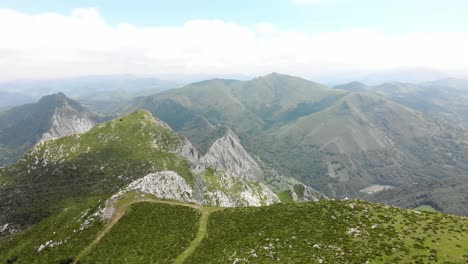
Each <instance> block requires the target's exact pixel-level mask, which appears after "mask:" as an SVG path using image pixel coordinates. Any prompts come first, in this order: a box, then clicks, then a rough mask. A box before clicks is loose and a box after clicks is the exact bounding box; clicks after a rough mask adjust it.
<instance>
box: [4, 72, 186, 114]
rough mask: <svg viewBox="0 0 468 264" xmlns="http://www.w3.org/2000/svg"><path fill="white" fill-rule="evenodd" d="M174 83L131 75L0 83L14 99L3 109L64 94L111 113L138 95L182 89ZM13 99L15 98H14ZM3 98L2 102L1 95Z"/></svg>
mask: <svg viewBox="0 0 468 264" xmlns="http://www.w3.org/2000/svg"><path fill="white" fill-rule="evenodd" d="M179 86H180V84H179V83H177V82H173V81H164V80H160V79H158V78H152V77H139V76H132V75H108V76H83V77H76V78H65V79H54V80H31V81H10V82H4V83H0V94H5V95H8V97H9V98H11V99H14V100H8V101H6V100H1V99H0V107H5V106H17V105H21V104H24V103H29V102H34V101H36V100H38V99H39V98H41V97H42V96H45V95H48V94H54V93H60V92H61V93H65V94H67V95H68V96H69V97H70V98H73V99H75V100H78V101H80V102H81V103H83V104H84V105H85V106H87V107H89V108H90V109H91V110H93V111H97V112H103V113H108V112H111V111H114V110H116V107H121V105H120V104H121V103H123V102H127V101H128V100H130V99H133V98H135V97H137V96H144V95H151V94H155V93H158V92H160V91H163V90H166V89H170V88H176V87H179ZM13 96H14V97H13ZM0 98H2V99H3V97H2V96H0Z"/></svg>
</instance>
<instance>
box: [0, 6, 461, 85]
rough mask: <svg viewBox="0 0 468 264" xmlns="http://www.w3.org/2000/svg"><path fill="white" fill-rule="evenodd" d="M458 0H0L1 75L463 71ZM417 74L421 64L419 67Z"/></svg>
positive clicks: (322, 75)
mask: <svg viewBox="0 0 468 264" xmlns="http://www.w3.org/2000/svg"><path fill="white" fill-rule="evenodd" d="M466 14H468V1H466V0H391V1H390V0H388V1H387V0H385V1H383V0H268V1H267V0H250V1H248V0H232V1H220V0H218V1H215V0H198V1H191V0H185V1H182V0H171V1H150V0H147V1H141V0H132V1H122V0H117V1H116V0H112V1H111V0H101V1H98V0H95V1H92V0H74V1H63V0H42V1H40V0H37V1H31V0H0V36H1V37H2V41H1V42H0V57H1V58H2V60H0V81H5V80H12V79H38V78H41V79H43V78H61V77H74V76H80V75H90V74H92V75H99V74H135V75H151V76H158V77H161V78H179V77H180V76H187V75H209V76H213V75H220V76H221V75H246V76H256V75H263V74H267V73H270V72H280V73H286V74H292V75H299V76H303V77H307V78H310V79H315V80H325V79H330V78H335V79H336V76H341V77H343V76H345V77H343V79H346V80H352V79H355V78H356V76H362V75H366V74H372V73H379V74H380V73H382V72H386V71H400V72H401V71H408V70H414V69H417V70H419V69H423V70H425V71H426V72H430V73H431V74H432V73H437V74H436V75H437V76H456V77H459V76H462V77H468V49H467V48H466V47H468V15H466ZM418 74H420V73H418Z"/></svg>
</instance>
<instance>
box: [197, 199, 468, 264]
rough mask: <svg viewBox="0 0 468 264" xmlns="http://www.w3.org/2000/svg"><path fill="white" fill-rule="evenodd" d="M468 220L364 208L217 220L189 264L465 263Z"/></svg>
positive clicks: (328, 206) (339, 206)
mask: <svg viewBox="0 0 468 264" xmlns="http://www.w3.org/2000/svg"><path fill="white" fill-rule="evenodd" d="M467 226H468V219H466V218H461V217H455V216H449V215H442V214H434V213H424V212H414V211H409V210H404V209H398V208H393V207H385V206H383V205H376V204H371V203H366V202H360V201H346V202H340V201H326V202H317V203H305V204H288V205H286V204H279V205H274V206H269V207H260V208H232V209H225V210H223V211H219V212H215V213H213V214H212V215H211V217H210V221H209V225H208V233H209V235H208V237H207V238H206V239H205V240H204V241H203V242H202V244H201V246H200V247H199V248H198V249H197V250H196V251H195V253H194V254H193V255H192V257H191V258H190V259H189V260H188V263H208V262H209V263H232V262H234V261H235V260H236V259H237V260H238V263H247V262H248V261H250V262H255V263H271V262H278V263H312V262H317V263H318V261H320V259H322V261H323V263H365V262H366V261H367V260H371V262H372V263H398V262H413V263H427V262H429V261H430V260H438V261H447V262H446V263H463V262H464V261H466V260H467V256H468V229H467Z"/></svg>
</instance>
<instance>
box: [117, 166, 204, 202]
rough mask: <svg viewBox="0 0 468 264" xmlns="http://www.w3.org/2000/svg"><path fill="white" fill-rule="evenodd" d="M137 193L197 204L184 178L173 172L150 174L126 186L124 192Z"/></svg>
mask: <svg viewBox="0 0 468 264" xmlns="http://www.w3.org/2000/svg"><path fill="white" fill-rule="evenodd" d="M128 191H137V192H141V193H149V194H153V195H154V196H156V197H159V198H162V199H173V200H177V201H181V202H190V203H195V202H197V201H196V200H195V199H194V198H193V197H194V195H193V190H192V188H191V187H190V186H189V185H188V184H187V183H186V181H185V180H184V178H182V177H181V176H179V174H177V173H176V172H174V171H161V172H157V173H151V174H148V175H146V176H145V177H143V178H141V179H138V180H136V181H134V182H132V183H130V184H129V185H128V187H127V188H125V190H124V192H128Z"/></svg>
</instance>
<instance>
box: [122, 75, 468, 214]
mask: <svg viewBox="0 0 468 264" xmlns="http://www.w3.org/2000/svg"><path fill="white" fill-rule="evenodd" d="M336 88H339V89H336ZM347 90H350V91H358V92H350V91H347ZM363 91H365V92H363ZM426 92H427V91H424V90H421V87H420V86H418V85H412V84H402V83H386V84H383V85H380V86H375V87H372V86H366V85H364V84H361V83H356V82H355V83H351V84H347V85H344V86H339V87H335V89H333V88H329V87H326V86H323V85H320V84H317V83H314V82H310V81H307V80H304V79H301V78H297V77H292V76H287V75H281V74H276V73H273V74H270V75H267V76H264V77H259V78H255V79H253V80H250V81H236V80H220V79H214V80H209V81H204V82H198V83H194V84H190V85H188V86H186V87H183V88H181V89H174V90H169V91H166V92H163V93H160V94H158V95H155V96H150V97H142V98H139V99H137V100H135V101H134V102H133V104H132V105H130V106H127V108H126V109H124V110H123V112H126V111H131V110H132V109H136V108H144V109H147V110H149V111H151V112H152V113H153V114H154V115H158V116H160V117H161V119H162V120H164V121H166V122H168V123H170V124H171V126H172V127H174V128H175V129H176V131H179V132H181V133H186V134H185V135H186V136H187V137H188V138H189V139H190V140H191V141H193V142H196V141H200V142H212V138H213V137H211V136H209V135H210V133H214V134H216V133H217V132H216V131H219V129H218V128H222V127H225V126H227V127H231V128H232V129H233V130H234V131H235V132H236V133H237V134H238V135H239V138H240V140H241V142H242V145H243V146H245V148H246V149H247V151H249V152H250V153H253V154H254V157H255V158H256V160H257V162H258V163H259V164H260V166H261V167H262V169H263V171H264V172H265V173H264V176H263V180H264V181H265V182H266V183H268V184H269V186H270V187H272V188H273V189H275V190H276V191H281V190H284V189H285V188H287V186H290V185H294V184H295V183H304V184H307V185H309V186H312V187H314V188H315V189H317V190H318V191H321V192H323V193H325V194H326V195H329V196H331V197H338V198H339V197H346V196H354V197H361V196H362V192H360V190H362V189H364V188H367V187H371V188H373V187H372V186H374V185H375V186H380V185H382V186H391V187H393V188H406V187H408V186H412V185H413V184H418V183H421V184H422V183H423V182H426V181H428V180H431V179H432V180H435V179H443V178H450V177H453V176H457V175H468V168H467V167H466V166H465V164H467V161H468V160H466V158H464V157H465V155H464V154H463V153H465V151H467V150H468V145H467V144H466V143H465V142H466V141H465V139H466V138H467V136H466V135H467V133H466V129H464V128H463V127H458V126H456V125H453V124H452V123H446V122H442V121H440V119H438V118H436V117H435V115H430V114H429V110H430V111H434V112H437V113H441V112H440V109H439V110H438V109H437V108H436V106H437V104H433V103H431V104H427V105H424V104H423V102H421V101H417V102H416V101H412V99H411V100H410V98H413V97H412V96H413V95H415V94H421V93H426ZM403 95H404V96H403ZM424 107H426V108H427V110H425V108H424ZM418 110H419V111H418ZM420 111H423V112H424V114H423V113H421V112H420ZM194 120H197V121H195V122H194ZM197 124H198V125H197ZM202 124H204V125H202ZM201 138H203V140H202V139H201ZM210 138H211V140H210ZM201 145H202V144H201ZM292 179H294V180H292ZM467 180H468V178H467ZM285 181H286V182H288V184H284V182H285ZM294 181H297V182H294ZM389 201H390V200H389ZM407 206H414V207H416V206H417V204H412V205H407ZM456 207H458V208H459V209H460V208H463V207H464V205H463V204H460V203H457V205H456ZM447 210H449V209H447ZM462 211H463V214H468V212H465V210H462ZM451 212H455V211H451ZM456 212H461V211H459V210H457V211H456Z"/></svg>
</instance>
